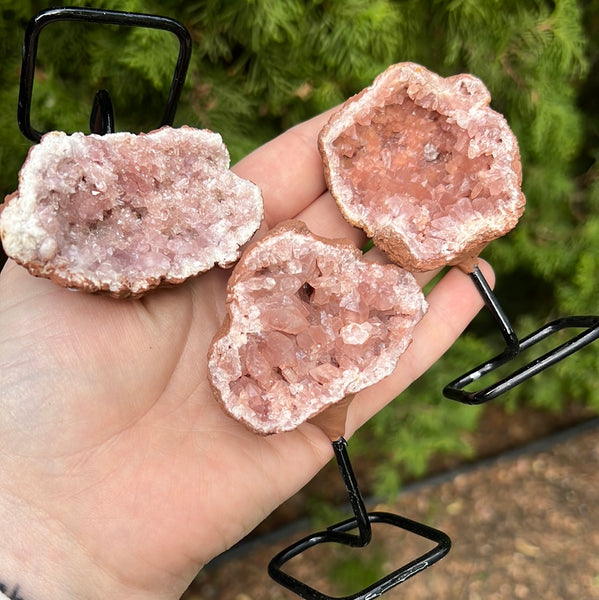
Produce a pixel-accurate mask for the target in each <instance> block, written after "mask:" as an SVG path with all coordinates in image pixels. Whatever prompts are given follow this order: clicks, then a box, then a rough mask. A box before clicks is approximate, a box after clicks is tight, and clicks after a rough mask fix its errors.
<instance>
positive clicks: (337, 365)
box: [208, 221, 427, 435]
mask: <svg viewBox="0 0 599 600" xmlns="http://www.w3.org/2000/svg"><path fill="white" fill-rule="evenodd" d="M426 307H427V305H426V301H425V299H424V296H423V294H422V292H421V290H420V288H419V286H418V284H417V283H416V280H415V279H414V277H413V276H412V275H411V274H410V273H408V272H407V271H404V270H403V269H401V268H400V267H397V266H396V265H380V264H375V263H372V262H368V261H367V260H366V259H365V258H363V256H362V253H361V252H360V251H359V250H358V249H357V248H356V247H355V246H354V245H353V244H352V243H351V242H349V241H348V240H327V239H324V238H321V237H317V236H315V235H313V234H312V233H311V232H310V231H309V230H308V229H307V228H306V227H305V225H304V224H303V223H301V222H299V221H288V222H285V223H283V224H281V225H280V226H279V227H277V228H276V229H274V230H273V231H271V232H270V233H269V234H268V235H267V236H266V237H264V238H263V239H261V240H260V241H258V242H255V243H254V244H252V245H251V246H249V247H248V248H247V250H246V251H245V252H244V254H243V256H242V257H241V259H240V261H239V262H238V263H237V265H236V266H235V268H234V270H233V273H232V275H231V278H230V280H229V285H228V293H227V317H226V318H225V321H224V323H223V325H222V327H221V329H220V331H219V332H218V333H217V334H216V336H215V338H214V341H213V344H212V346H211V349H210V353H209V357H208V366H209V369H208V371H209V375H210V380H211V384H212V386H213V388H214V391H215V394H216V397H217V399H218V400H219V401H220V402H221V404H222V406H223V407H224V409H225V411H226V412H227V413H229V414H230V415H231V416H232V417H234V418H235V419H237V420H238V421H240V422H242V423H243V424H245V425H246V426H247V427H248V428H249V429H251V430H252V431H254V432H256V433H260V434H263V435H267V434H271V433H277V432H282V431H288V430H291V429H294V428H296V427H297V426H298V425H300V424H301V423H303V422H304V421H307V420H309V419H311V418H313V417H315V416H316V415H317V414H319V413H320V412H321V411H323V410H324V409H326V408H327V407H330V406H331V405H334V404H336V403H338V402H340V401H341V400H343V399H344V398H346V397H348V396H351V395H353V394H355V393H356V392H358V391H360V390H362V389H364V388H366V387H368V386H370V385H372V384H374V383H376V382H378V381H380V380H381V379H383V378H384V377H386V376H387V375H389V374H390V373H391V372H392V371H393V369H394V368H395V366H396V364H397V361H398V359H399V357H400V356H401V354H402V353H403V352H404V351H405V349H406V348H407V347H408V345H409V344H410V342H411V340H412V332H413V329H414V327H415V325H416V324H417V323H418V321H419V320H420V319H421V318H422V316H423V314H424V312H425V311H426Z"/></svg>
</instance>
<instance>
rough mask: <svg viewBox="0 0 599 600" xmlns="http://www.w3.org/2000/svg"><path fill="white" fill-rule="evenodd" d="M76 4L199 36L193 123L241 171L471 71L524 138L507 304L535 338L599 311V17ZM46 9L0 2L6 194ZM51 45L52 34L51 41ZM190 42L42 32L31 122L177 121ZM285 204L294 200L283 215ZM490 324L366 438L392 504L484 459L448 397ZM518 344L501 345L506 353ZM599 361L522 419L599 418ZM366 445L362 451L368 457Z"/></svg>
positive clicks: (297, 3)
mask: <svg viewBox="0 0 599 600" xmlns="http://www.w3.org/2000/svg"><path fill="white" fill-rule="evenodd" d="M70 4H71V5H80V6H83V5H86V6H91V5H93V6H94V7H97V8H106V9H117V10H128V11H134V12H145V13H155V14H162V15H166V16H171V17H174V18H176V19H178V20H180V21H181V22H183V23H184V24H185V25H186V26H187V27H188V29H189V30H190V32H191V34H192V37H193V41H194V53H193V57H192V63H191V66H190V70H189V74H188V77H187V83H186V88H185V92H184V95H183V98H182V100H181V103H180V107H179V111H178V113H177V119H176V124H183V123H186V124H189V125H193V126H200V127H208V128H211V129H214V130H216V131H219V132H220V133H221V134H222V135H223V138H224V139H225V141H226V142H227V144H228V146H229V149H230V152H231V155H232V158H233V160H234V161H236V160H238V159H239V158H241V157H242V156H243V155H245V154H246V153H248V152H249V151H250V150H252V149H253V148H255V147H256V146H258V145H260V144H261V143H263V142H265V141H266V140H268V139H270V138H272V137H274V136H275V135H277V134H278V133H279V132H281V131H283V130H284V129H286V128H287V127H289V126H290V125H293V124H294V123H296V122H298V121H300V120H304V119H306V118H308V117H310V116H312V115H314V114H316V113H318V112H321V111H322V110H324V109H326V108H329V107H331V106H333V105H335V104H337V103H339V102H341V101H342V100H344V99H345V98H347V97H348V96H349V95H351V94H353V93H355V92H357V91H359V90H360V89H361V88H362V87H364V86H365V85H367V84H369V83H370V82H371V81H372V79H373V77H374V76H375V75H376V74H377V73H379V72H381V71H382V70H384V69H385V68H386V67H387V66H388V65H389V64H391V63H394V62H398V61H403V60H412V61H416V62H420V63H421V64H423V65H425V66H427V67H428V68H430V69H432V70H434V71H436V72H438V73H440V74H443V75H449V74H454V73H458V72H465V71H467V72H471V73H473V74H475V75H477V76H478V77H480V78H481V79H482V80H483V81H484V82H485V83H486V85H487V87H488V88H489V89H490V91H491V94H492V97H493V103H492V104H493V107H494V108H495V109H496V110H498V111H500V112H502V113H503V114H504V115H505V116H506V118H507V120H508V122H509V123H510V125H511V127H512V128H513V130H514V132H515V133H516V135H517V137H518V140H519V143H520V151H521V155H522V163H523V174H524V186H523V187H524V191H525V194H526V196H527V210H526V213H525V215H524V217H523V218H522V220H521V222H520V224H519V226H518V227H517V228H516V230H515V231H514V232H512V233H511V234H510V235H508V236H506V237H505V238H503V239H501V240H498V241H496V242H494V243H493V244H491V245H490V246H489V247H488V249H487V250H486V251H485V253H484V256H485V258H487V259H488V260H490V261H491V263H492V264H493V266H494V268H495V270H496V275H497V281H498V285H497V295H498V298H499V300H500V302H501V303H502V305H503V306H504V308H505V309H506V310H507V312H508V315H509V317H510V319H511V320H512V322H513V324H514V326H515V328H516V331H517V332H518V333H519V335H520V336H524V335H526V334H527V333H529V332H530V331H531V330H532V329H536V328H537V327H539V326H540V325H541V324H542V323H544V322H546V321H548V320H550V319H552V318H555V317H557V316H562V315H566V314H585V313H587V314H588V313H596V312H597V310H598V309H597V302H596V298H597V296H598V294H597V283H596V282H597V277H596V274H597V273H598V270H599V269H598V268H599V258H597V257H598V256H599V252H598V247H597V244H598V242H597V240H598V239H599V210H598V209H599V167H598V164H599V163H598V162H597V159H598V158H599V110H597V109H598V106H597V101H596V98H597V97H599V83H598V82H599V2H598V1H597V0H591V1H588V2H584V3H581V2H577V1H576V0H553V1H552V0H529V1H527V2H522V1H521V0H489V1H488V2H480V1H479V0H421V1H419V2H416V1H409V0H281V1H279V0H214V1H212V2H203V1H199V0H196V1H191V2H189V1H187V2H183V1H182V0H168V1H166V0H165V1H161V2H158V1H155V0H154V1H149V2H145V1H144V2H142V1H141V0H119V1H118V2H117V1H116V0H97V1H95V2H86V1H82V0H73V1H72V2H70ZM51 5H52V3H50V2H47V1H37V2H31V1H29V2H21V3H14V2H12V1H11V2H9V1H8V0H0V54H1V58H2V60H1V61H0V82H1V85H0V106H1V108H2V110H0V161H1V162H2V171H1V172H0V192H1V193H2V194H5V193H8V192H10V191H12V190H14V189H15V187H16V184H17V171H18V168H19V166H20V164H21V163H22V161H23V159H24V156H25V154H26V152H27V149H28V148H29V145H30V144H29V143H28V142H27V141H26V140H25V139H24V138H23V136H22V135H21V134H20V132H19V130H18V128H17V125H16V119H15V113H16V103H17V94H18V85H19V80H18V77H19V63H20V51H21V44H22V39H23V33H24V30H25V27H26V24H27V21H28V19H29V18H30V17H31V16H33V15H34V14H36V13H37V12H38V11H39V10H42V9H44V8H46V7H49V6H51ZM50 30H52V32H53V33H52V34H50ZM176 52H177V44H176V40H174V39H173V36H171V34H168V33H165V32H159V33H157V32H153V31H150V30H144V29H135V30H133V29H126V28H125V29H123V28H118V27H107V26H89V25H83V24H53V25H51V26H49V27H48V28H47V30H45V31H44V32H43V33H42V36H41V39H40V50H39V55H38V61H37V75H36V83H35V89H34V102H33V107H32V122H33V123H34V126H36V127H37V128H38V129H48V128H54V127H56V128H60V129H64V130H67V131H73V130H76V129H83V130H87V127H88V125H87V121H88V119H89V110H90V107H91V102H92V99H93V95H94V93H95V91H96V90H97V89H100V88H106V89H109V90H110V92H111V94H112V97H113V100H114V103H115V119H116V126H117V129H129V130H132V131H142V130H147V129H150V128H153V127H155V126H156V125H157V124H158V122H159V120H160V117H161V114H162V110H163V106H164V102H165V97H166V93H167V91H168V87H169V85H170V78H171V75H170V74H171V73H172V70H173V65H174V61H175V59H176ZM282 200H283V201H284V199H282ZM497 338H498V333H497V331H496V330H495V329H494V327H493V325H492V324H491V323H489V322H488V320H485V318H484V317H480V318H479V319H477V321H476V322H475V324H474V325H473V327H471V328H470V329H469V331H468V332H467V333H466V334H464V335H463V336H462V338H461V339H460V340H459V341H458V342H457V343H456V345H455V346H454V348H453V349H452V351H451V352H450V353H449V354H448V355H447V356H446V357H445V358H444V359H443V360H442V361H440V363H439V364H438V365H437V366H435V368H434V369H432V370H431V371H429V372H428V373H427V374H426V376H425V377H423V379H422V380H421V381H419V382H417V383H416V384H415V385H414V386H412V388H411V389H410V390H408V391H407V392H406V393H405V394H404V395H403V396H402V397H401V398H400V399H398V400H397V401H396V402H394V403H393V404H392V406H391V407H389V409H387V411H385V412H384V413H383V414H381V415H380V416H378V417H377V418H375V419H374V420H373V421H372V424H371V425H370V426H369V427H367V428H365V429H364V431H363V432H362V433H361V434H360V435H359V436H358V440H359V439H361V438H363V439H364V440H366V442H364V443H363V444H362V446H361V451H364V452H366V451H367V447H376V448H379V447H380V448H382V449H383V450H382V452H383V454H384V455H386V456H387V458H386V459H384V460H381V461H380V462H381V465H387V467H385V466H381V468H380V470H379V471H380V472H379V481H380V489H381V490H384V491H386V492H389V493H390V492H392V491H393V490H394V489H397V486H398V485H399V482H400V480H401V479H402V477H405V476H406V475H410V476H412V475H417V474H419V473H422V472H423V471H424V470H425V469H426V465H427V464H428V461H429V459H430V457H432V456H434V455H435V454H437V453H439V452H456V451H457V452H462V451H467V443H466V441H465V437H464V432H466V431H468V430H469V429H472V428H474V427H475V426H476V420H477V418H478V416H479V414H480V410H478V409H474V408H468V407H463V406H460V405H457V404H455V403H453V402H450V401H447V400H443V399H441V390H442V387H443V386H444V385H445V384H446V383H447V382H448V381H451V380H452V379H453V378H454V377H455V376H457V375H458V374H460V373H462V372H464V371H466V370H468V369H469V368H471V367H473V366H474V365H476V364H478V363H479V362H480V360H481V357H486V356H490V355H491V354H492V353H494V352H496V350H497V345H498V340H497ZM500 341H501V340H499V342H500ZM598 362H599V347H595V346H591V347H589V348H587V349H585V350H584V351H583V352H580V353H579V354H577V355H576V356H574V357H572V358H570V359H568V360H567V361H565V362H564V363H563V364H561V365H559V366H558V367H556V368H553V369H552V370H550V371H548V372H546V373H544V374H543V375H542V376H540V377H537V378H535V380H533V381H531V382H529V383H527V384H526V385H524V386H521V388H519V389H517V390H514V392H512V393H510V395H509V398H508V400H507V402H508V404H510V405H512V406H515V405H518V404H520V403H528V404H534V405H539V406H544V407H547V408H551V409H553V410H559V408H560V406H562V405H563V403H564V402H567V401H568V400H569V399H570V398H573V397H575V398H576V399H577V400H579V401H582V402H585V403H587V404H588V405H590V406H594V407H597V408H598V409H599V386H597V385H596V375H595V374H596V372H597V366H598V364H597V363H598ZM357 444H360V442H359V441H358V442H357Z"/></svg>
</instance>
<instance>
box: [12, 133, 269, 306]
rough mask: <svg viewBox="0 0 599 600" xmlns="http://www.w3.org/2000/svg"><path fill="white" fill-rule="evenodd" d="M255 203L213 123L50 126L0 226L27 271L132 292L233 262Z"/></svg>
mask: <svg viewBox="0 0 599 600" xmlns="http://www.w3.org/2000/svg"><path fill="white" fill-rule="evenodd" d="M262 211H263V207H262V196H261V193H260V190H259V188H258V187H257V186H255V185H254V184H253V183H251V182H249V181H247V180H244V179H241V178H240V177H237V176H236V175H235V174H234V173H232V172H231V171H230V170H229V154H228V151H227V149H226V147H225V145H224V144H223V141H222V139H221V137H220V135H219V134H217V133H213V132H211V131H207V130H198V129H193V128H190V127H182V128H179V129H173V128H170V127H163V128H162V129H160V130H157V131H154V132H151V133H148V134H141V135H133V134H130V133H113V134H107V135H104V136H99V135H83V134H81V133H75V134H73V135H70V136H69V135H66V134H64V133H61V132H52V133H49V134H47V135H46V136H44V138H43V139H42V141H41V143H40V144H39V145H37V146H34V147H33V148H32V150H31V152H30V154H29V157H28V160H27V162H26V163H25V165H24V167H23V169H22V170H21V173H20V182H19V190H18V192H17V193H16V194H15V195H14V196H13V197H12V198H9V199H8V202H7V205H6V207H5V208H4V210H3V212H2V214H1V215H0V219H1V220H0V232H1V234H2V241H3V245H4V248H5V251H6V253H7V254H8V255H9V256H11V257H13V258H14V259H15V260H17V261H18V262H21V263H22V264H25V265H26V266H27V267H28V268H29V270H30V271H31V272H32V273H34V274H36V275H42V276H46V277H49V278H51V279H54V280H55V281H57V282H58V283H61V284H63V285H66V286H69V287H75V288H79V289H86V290H88V291H104V292H109V293H111V294H113V295H115V296H130V295H132V296H136V295H140V294H142V293H144V292H146V291H148V290H149V289H152V288H154V287H156V286H158V285H161V284H164V283H179V282H181V281H184V280H185V279H187V278H188V277H191V276H194V275H197V274H198V273H202V272H204V271H207V270H209V269H211V268H212V267H213V266H214V265H216V264H218V265H221V266H226V265H229V264H231V263H232V262H234V261H235V260H237V259H238V258H239V253H240V251H239V248H240V246H241V245H242V244H245V243H246V242H247V241H248V240H249V238H250V237H251V235H252V234H253V233H254V232H255V231H256V229H257V228H258V226H259V224H260V222H261V220H262Z"/></svg>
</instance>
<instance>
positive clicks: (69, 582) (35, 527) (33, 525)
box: [0, 495, 135, 600]
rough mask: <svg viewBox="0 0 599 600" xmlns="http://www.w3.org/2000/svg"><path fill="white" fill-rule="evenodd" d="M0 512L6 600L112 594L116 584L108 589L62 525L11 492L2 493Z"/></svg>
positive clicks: (88, 598) (92, 598)
mask: <svg viewBox="0 0 599 600" xmlns="http://www.w3.org/2000/svg"><path fill="white" fill-rule="evenodd" d="M0 514H1V515H2V517H1V518H0V592H2V593H3V594H4V595H5V596H6V597H8V598H9V599H10V600H75V599H78V600H81V599H83V598H85V600H96V598H97V599H98V600H99V599H100V598H106V596H110V595H112V594H113V593H114V588H116V587H117V586H114V588H113V589H110V585H107V578H106V573H103V572H102V570H101V569H100V568H99V567H98V566H97V565H94V564H93V561H92V560H91V558H90V557H89V556H88V555H87V553H86V552H85V550H84V549H83V548H82V547H81V546H80V545H79V544H78V543H77V541H76V540H75V539H73V537H72V536H71V535H70V534H69V532H68V531H67V530H66V529H65V528H64V526H62V525H61V524H60V523H58V522H56V521H55V520H54V519H52V518H51V517H49V516H48V515H47V514H44V513H43V512H42V511H40V510H38V509H36V508H35V507H33V506H30V505H28V504H27V503H25V502H23V501H22V500H21V499H20V498H15V497H14V496H7V495H0ZM100 574H101V575H100ZM113 583H114V582H113ZM125 597H131V598H134V597H135V596H133V595H131V596H125ZM0 600H4V599H2V596H0Z"/></svg>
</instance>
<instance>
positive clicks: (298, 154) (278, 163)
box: [233, 111, 332, 228]
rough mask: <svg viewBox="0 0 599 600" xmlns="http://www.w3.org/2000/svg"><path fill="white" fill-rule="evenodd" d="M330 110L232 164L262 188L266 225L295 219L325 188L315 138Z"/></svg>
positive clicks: (234, 168) (296, 126) (235, 170)
mask: <svg viewBox="0 0 599 600" xmlns="http://www.w3.org/2000/svg"><path fill="white" fill-rule="evenodd" d="M331 112H332V111H328V112H324V113H322V114H320V115H318V116H316V117H313V118H312V119H309V120H308V121H305V122H304V123H300V124H299V125H295V126H294V127H292V128H290V129H288V130H287V131H285V132H284V133H282V134H281V135H279V136H278V137H276V138H274V139H273V140H271V141H270V142H267V143H266V144H264V145H263V146H261V147H260V148H258V149H257V150H254V151H253V152H252V153H250V154H248V155H247V156H246V157H245V158H243V159H242V160H240V161H239V162H238V163H237V164H236V165H235V166H234V167H233V171H234V172H235V173H236V174H237V175H239V176H240V177H244V178H245V179H249V180H250V181H252V182H253V183H255V184H256V185H258V186H259V187H260V189H261V190H262V196H263V198H264V219H265V223H266V225H267V226H268V228H270V227H272V226H273V225H275V224H276V223H279V222H280V221H284V220H286V219H292V218H294V217H295V216H296V215H298V214H299V213H300V212H301V211H302V210H304V209H305V208H306V207H308V206H309V205H310V204H311V203H312V202H313V201H314V200H316V198H318V197H319V196H320V195H321V194H322V193H323V192H324V191H325V190H326V182H325V179H324V171H323V168H322V158H321V156H320V152H319V151H318V145H317V139H318V133H319V132H320V130H321V129H322V127H323V126H324V125H325V123H326V122H327V121H328V119H329V116H330V114H331Z"/></svg>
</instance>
